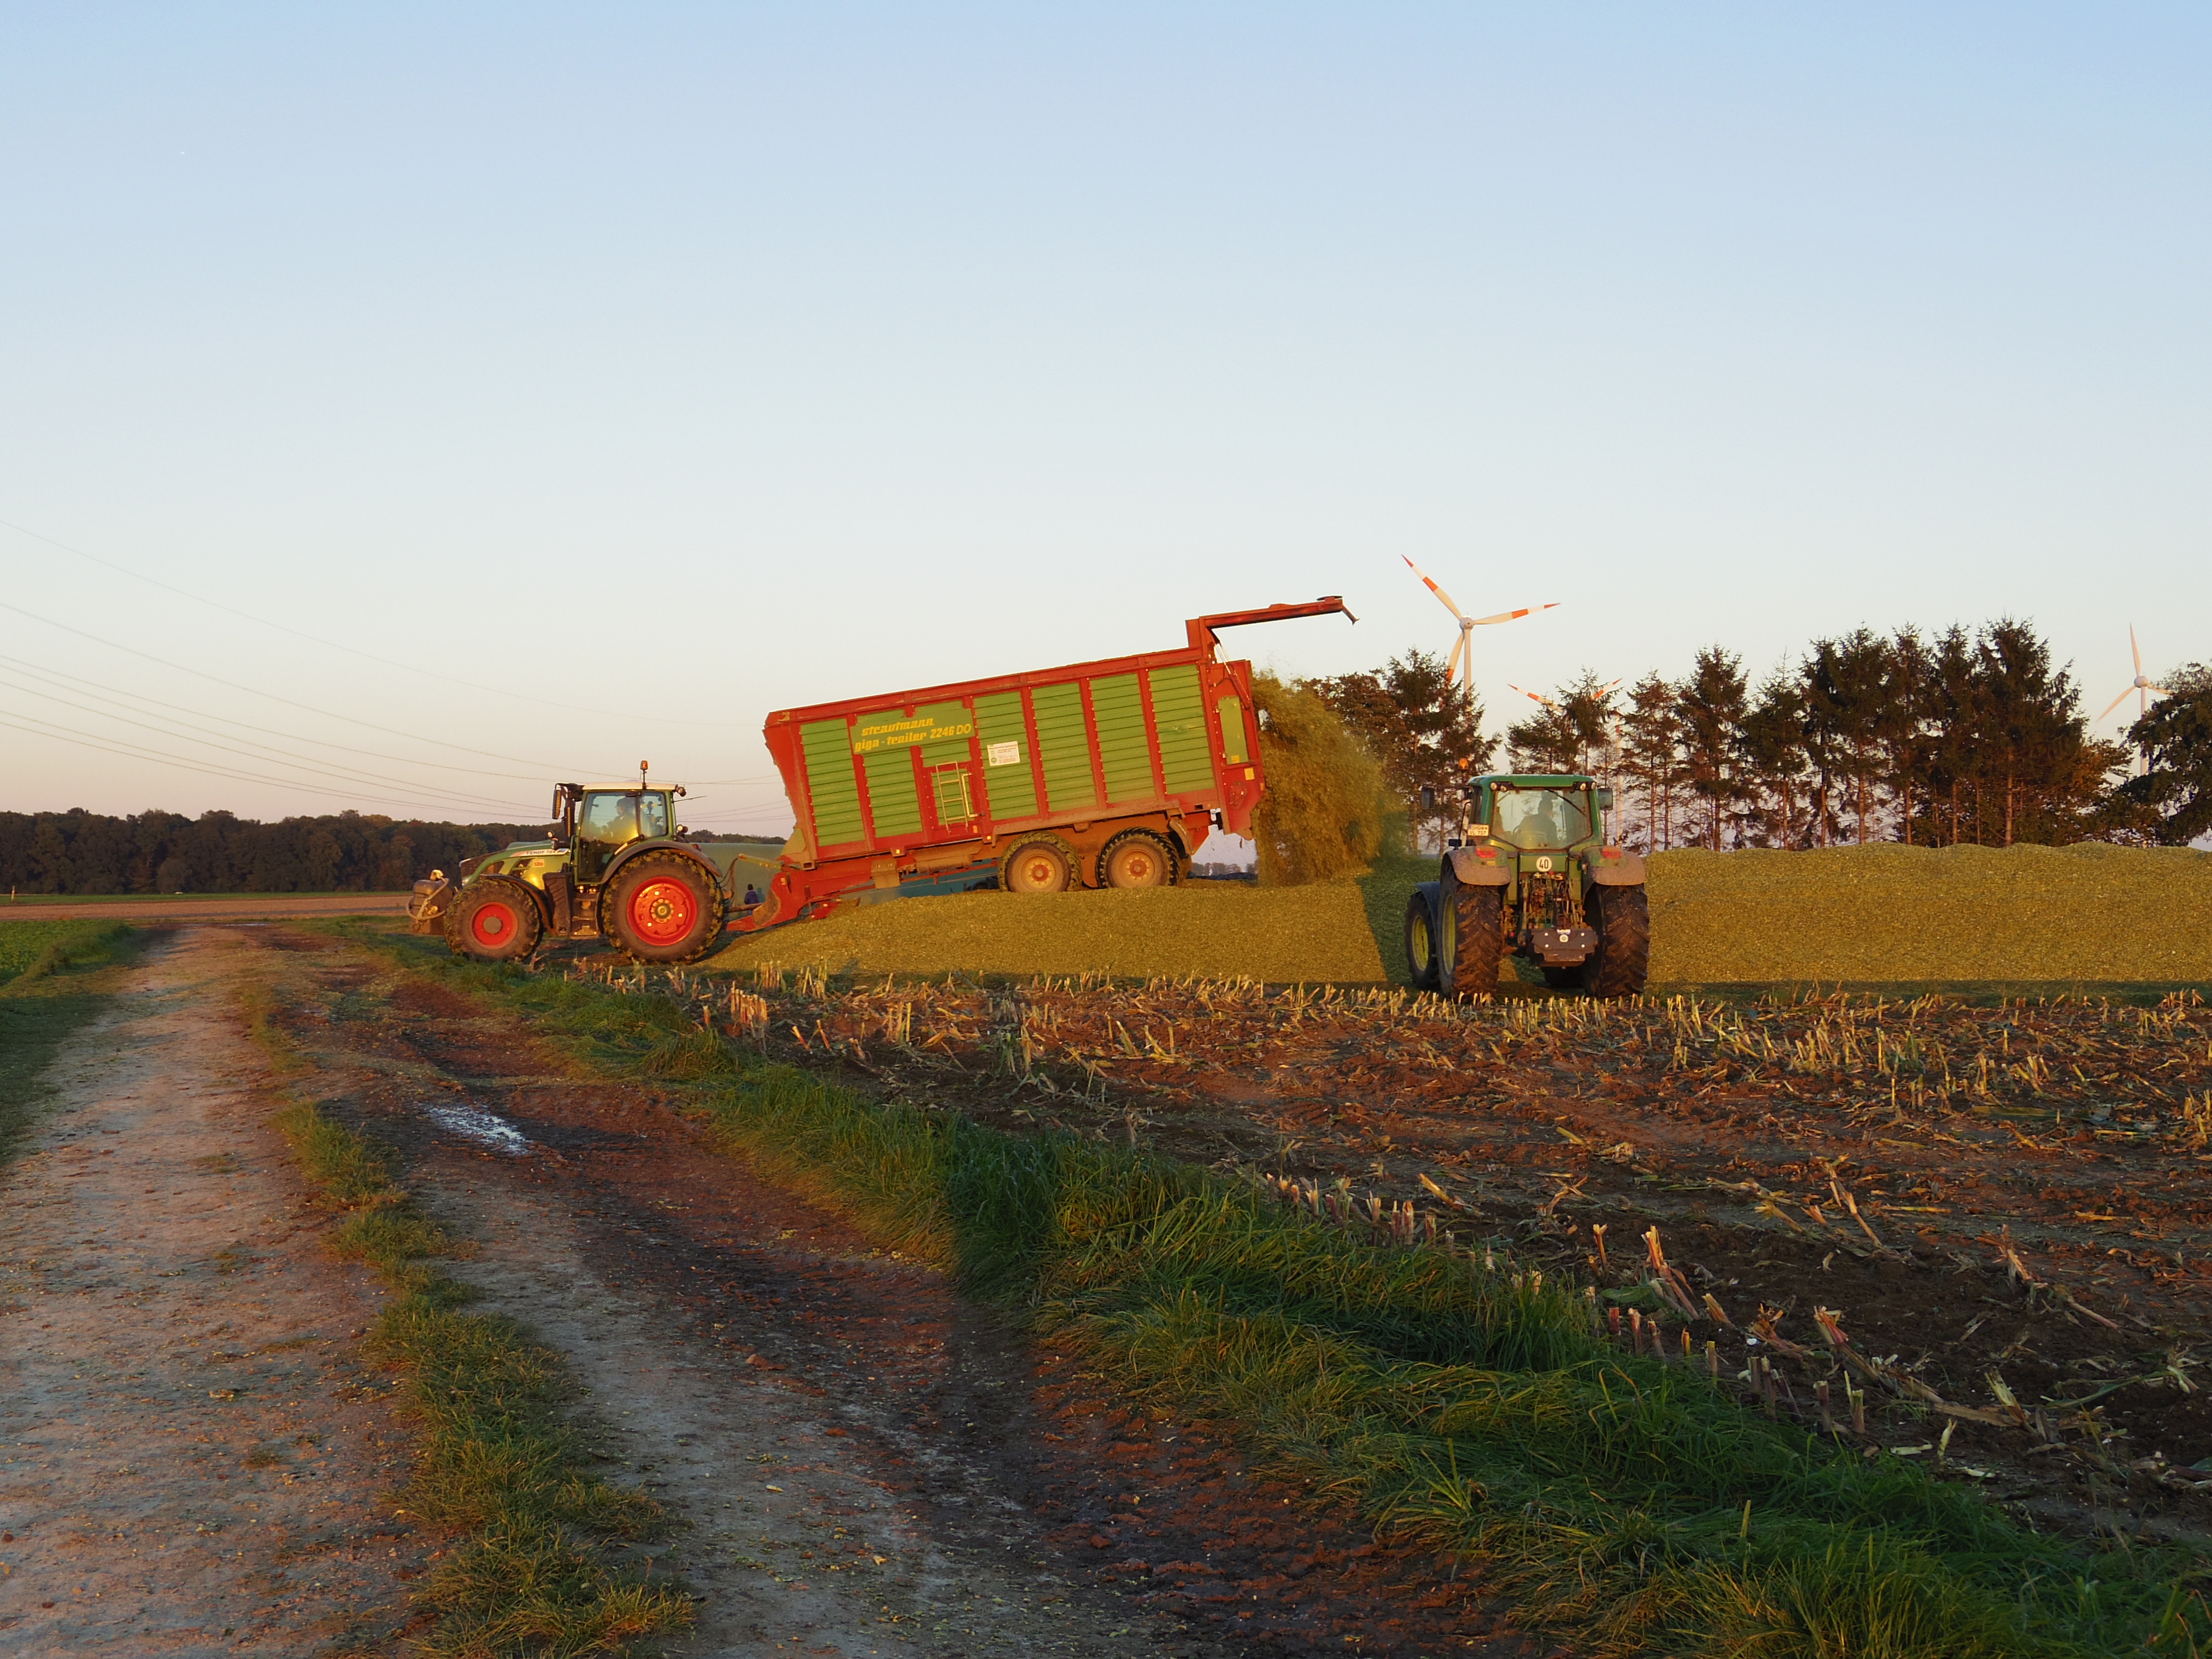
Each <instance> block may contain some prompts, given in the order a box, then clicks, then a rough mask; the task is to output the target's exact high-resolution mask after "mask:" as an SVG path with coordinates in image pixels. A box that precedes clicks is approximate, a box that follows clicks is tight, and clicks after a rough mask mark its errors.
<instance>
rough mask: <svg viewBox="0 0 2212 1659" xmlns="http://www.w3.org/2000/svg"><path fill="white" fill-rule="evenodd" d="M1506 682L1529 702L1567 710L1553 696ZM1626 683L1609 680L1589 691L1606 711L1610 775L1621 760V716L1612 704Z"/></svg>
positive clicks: (1552, 708)
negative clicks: (1617, 692)
mask: <svg viewBox="0 0 2212 1659" xmlns="http://www.w3.org/2000/svg"><path fill="white" fill-rule="evenodd" d="M1505 684H1507V685H1509V686H1511V687H1512V689H1513V690H1516V691H1518V692H1519V693H1520V694H1521V695H1522V696H1524V697H1526V698H1528V700H1529V702H1537V703H1541V704H1542V705H1543V706H1544V707H1545V708H1548V709H1550V710H1551V711H1552V712H1553V714H1561V715H1564V714H1565V713H1566V712H1567V711H1566V708H1565V705H1563V704H1561V703H1559V702H1554V701H1553V699H1552V698H1550V697H1547V696H1545V695H1544V694H1543V693H1542V692H1541V691H1531V690H1529V689H1528V687H1527V686H1525V685H1514V684H1513V682H1512V681H1510V680H1508V681H1506V682H1505ZM1625 684H1627V681H1626V679H1625V678H1624V679H1618V680H1607V682H1606V683H1605V684H1603V685H1600V686H1594V687H1592V688H1591V690H1590V692H1589V698H1590V701H1591V702H1595V703H1596V704H1597V705H1598V706H1599V707H1600V708H1602V709H1603V710H1604V711H1605V734H1606V745H1607V746H1606V756H1605V761H1606V770H1607V774H1608V775H1610V773H1611V772H1612V771H1613V769H1614V768H1615V767H1616V766H1618V765H1619V763H1620V715H1619V714H1615V713H1614V712H1613V708H1612V706H1611V705H1612V699H1613V693H1614V692H1616V691H1618V690H1620V688H1621V687H1622V686H1623V685H1625Z"/></svg>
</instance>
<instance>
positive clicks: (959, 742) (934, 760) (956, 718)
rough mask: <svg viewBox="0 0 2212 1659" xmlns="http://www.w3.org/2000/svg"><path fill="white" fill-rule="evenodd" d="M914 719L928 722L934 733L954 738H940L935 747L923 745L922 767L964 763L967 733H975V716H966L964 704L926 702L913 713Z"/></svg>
mask: <svg viewBox="0 0 2212 1659" xmlns="http://www.w3.org/2000/svg"><path fill="white" fill-rule="evenodd" d="M915 718H916V719H918V720H927V721H928V722H929V724H930V729H931V730H933V731H937V732H954V733H957V735H956V736H952V737H944V738H938V739H937V741H936V742H934V743H925V744H922V745H921V763H922V764H923V765H924V766H942V765H944V764H945V763H946V762H947V761H964V760H966V759H967V758H968V738H969V733H970V732H973V731H974V729H975V716H974V715H972V714H969V712H968V705H967V704H966V703H963V702H926V703H924V704H923V705H922V706H921V708H917V709H916V710H915Z"/></svg>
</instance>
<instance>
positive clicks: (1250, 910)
mask: <svg viewBox="0 0 2212 1659" xmlns="http://www.w3.org/2000/svg"><path fill="white" fill-rule="evenodd" d="M764 962H780V963H783V964H784V965H785V966H787V967H795V966H799V965H800V964H805V963H819V962H826V963H829V964H830V965H831V966H832V968H833V969H839V970H841V971H854V972H861V973H894V974H917V975H931V974H944V973H950V972H966V973H990V974H1019V975H1030V974H1086V973H1089V974H1109V975H1115V976H1117V977H1123V978H1132V979H1146V978H1149V977H1151V976H1152V975H1155V974H1171V975H1185V974H1200V975H1207V976H1210V977H1213V978H1234V977H1236V976H1237V975H1244V976H1246V977H1248V978H1251V979H1257V980H1264V981H1271V982H1272V981H1297V980H1304V981H1309V982H1315V983H1318V982H1321V981H1340V982H1346V983H1350V982H1362V983H1365V982H1372V981H1379V980H1381V979H1382V978H1383V959H1382V957H1380V956H1379V955H1378V954H1377V953H1376V945H1375V941H1374V939H1373V937H1372V935H1371V934H1370V933H1369V931H1368V929H1367V927H1366V926H1365V924H1364V921H1363V912H1362V909H1361V904H1360V895H1359V890H1358V888H1356V887H1354V886H1353V885H1352V884H1349V883H1341V882H1340V883H1329V884H1322V885H1317V886H1312V887H1285V888H1253V887H1249V886H1247V885H1246V884H1243V883H1242V882H1194V883H1192V884H1189V885H1188V886H1183V887H1167V888H1155V889H1146V890H1129V891H1114V890H1105V891H1099V892H1076V893H1055V894H1051V895H1036V894H1028V895H1023V896H1014V895H1012V894H1007V893H963V894H960V895H957V896H947V897H939V898H910V899H900V900H897V901H896V902H892V903H887V904H869V905H862V906H860V907H857V908H854V909H851V910H847V911H844V912H842V913H841V914H839V915H834V916H831V917H829V919H828V920H826V921H802V922H796V923H793V924H792V925H791V926H789V927H780V928H771V929H770V930H769V931H768V932H767V933H762V934H760V935H759V936H758V937H757V938H755V937H749V936H744V935H740V936H738V938H737V939H735V941H734V942H733V943H732V944H731V945H729V946H728V947H726V949H725V950H723V951H721V952H720V954H718V955H717V956H715V957H714V958H713V959H712V961H711V963H709V965H710V966H711V967H714V968H717V969H732V968H751V967H753V966H756V965H757V964H758V963H764Z"/></svg>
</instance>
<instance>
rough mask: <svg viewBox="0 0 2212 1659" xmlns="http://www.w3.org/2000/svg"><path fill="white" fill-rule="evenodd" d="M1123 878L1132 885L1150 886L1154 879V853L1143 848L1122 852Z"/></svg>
mask: <svg viewBox="0 0 2212 1659" xmlns="http://www.w3.org/2000/svg"><path fill="white" fill-rule="evenodd" d="M1121 875H1122V878H1123V879H1124V880H1125V881H1126V882H1127V884H1129V885H1130V886H1132V887H1149V886H1151V885H1152V854H1150V853H1147V852H1146V850H1145V849H1144V848H1141V847H1139V848H1135V849H1133V850H1132V851H1130V852H1127V853H1124V854H1121Z"/></svg>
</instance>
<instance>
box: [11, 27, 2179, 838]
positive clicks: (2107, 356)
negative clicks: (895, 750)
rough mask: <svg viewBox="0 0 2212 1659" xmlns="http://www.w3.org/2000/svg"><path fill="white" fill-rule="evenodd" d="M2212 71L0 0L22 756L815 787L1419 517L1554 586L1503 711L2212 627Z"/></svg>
mask: <svg viewBox="0 0 2212 1659" xmlns="http://www.w3.org/2000/svg"><path fill="white" fill-rule="evenodd" d="M2209 74H2212V12H2208V11H2206V10H2205V9H2203V8H2201V7H2184V6H2160V5H2144V6H2139V7H2130V8H2124V9H2122V8H2087V7H2075V8H2058V7H2050V6H2035V5H2008V6H2002V7H1999V6H1994V5H1991V6H1975V5H1954V6H1947V7H1942V8H1931V7H1925V6H1911V7H1907V6H1887V7H1885V6H1867V7H1857V8H1850V9H1846V10H1837V9H1828V10H1825V11H1822V10H1817V9H1813V8H1777V7H1751V6H1720V5H1694V4H1693V5H1686V6H1677V7H1668V8H1656V7H1628V6H1622V5H1611V6H1607V5H1598V6H1590V7H1583V8H1535V7H1526V6H1520V7H1510V8H1505V7H1482V6H1473V5H1455V6H1451V7H1435V8H1419V7H1411V6H1388V5H1385V6H1361V7H1352V6H1337V7H1325V6H1314V5H1291V6H1280V5H1277V6H1267V7H1260V6H1250V7H1232V6H1200V7H1191V6H1188V5H1184V6H1176V7H1156V8H1147V7H1145V6H1140V5H1132V6H1123V7H1115V8H1110V9H1109V8H1098V9H1092V10H1088V11H1086V10H1082V9H1073V8H1044V7H1031V6H1020V7H1016V6H1006V7H1003V8H996V9H994V8H986V7H955V6H939V7H931V8H914V7H899V8H892V7H880V8H875V7H861V6H837V5H823V6H811V7H805V8H797V7H774V8H769V7H760V8H747V7H743V6H736V5H718V6H714V7H698V8H687V7H682V6H672V5H665V6H659V7H652V8H630V9H623V10H622V11H620V12H617V11H613V10H610V9H605V8H585V7H562V6H549V5H538V6H532V7H529V8H522V7H515V8H511V9H501V8H496V7H491V6H465V7H451V6H447V7H438V8H429V7H421V8H410V7H406V6H402V5H391V6H383V7H377V8H357V9H338V8H322V7H313V8H301V7H277V6H264V7H236V8H228V7H206V6H191V5H179V6H173V7H164V8H121V7H106V8H103V7H100V6H87V7H82V8H51V7H48V8H33V7H29V6H20V5H19V6H14V7H8V8H5V9H0V255H4V257H0V526H4V527H0V810H5V811H48V810H58V809H65V808H69V807H76V806H82V807H84V808H87V809H89V810H92V811H110V812H131V811H141V810H143V809H146V808H149V807H161V808H164V809H166V810H169V811H182V812H188V813H198V812H200V811H206V810H209V809H211V808H223V809H227V810H229V811H236V812H239V813H240V814H241V815H245V816H250V817H264V818H268V817H283V816H288V815H292V814H302V813H316V812H323V811H339V810H343V809H345V808H348V807H352V808H357V809H358V810H361V811H381V812H387V813H391V814H392V815H394V816H401V817H418V816H419V817H452V818H457V819H461V820H483V819H513V820H515V821H522V822H529V821H535V820H538V819H539V818H540V817H542V815H543V813H544V801H545V799H546V798H547V797H548V796H549V795H550V784H551V783H552V782H554V781H557V780H562V779H573V780H583V781H590V780H593V779H604V778H609V777H616V776H621V775H627V774H629V773H631V772H633V771H634V769H635V765H636V763H637V762H638V761H639V760H640V759H641V758H645V759H650V761H651V762H652V766H653V775H655V776H656V777H659V778H665V779H667V780H668V781H684V782H686V783H687V784H689V785H690V787H691V788H692V795H693V799H692V800H691V803H690V805H691V812H690V821H691V822H692V823H694V824H695V825H696V826H697V827H700V828H708V829H761V830H766V831H775V832H781V829H783V828H784V827H786V826H787V824H788V823H789V815H788V812H787V809H786V808H785V807H784V805H783V804H782V797H781V788H780V786H779V785H778V783H777V781H776V780H775V776H774V772H773V768H772V766H771V765H770V763H769V760H768V757H767V753H766V750H765V749H764V748H763V744H762V743H761V740H760V727H761V723H762V720H763V717H764V716H765V714H767V713H768V712H769V710H770V709H774V708H787V707H793V706H798V705H803V704H806V703H810V702H823V701H827V700H830V699H836V698H843V697H848V696H862V695H870V694H873V693H876V692H888V691H894V690H900V689H903V688H906V687H910V686H919V685H927V684H938V683H942V682H945V681H950V680H956V679H963V678H971V677H975V676H980V675H984V674H990V673H997V672H1005V671H1016V670H1021V669H1029V668H1041V667H1046V666H1049V665H1054V664H1058V663H1062V662H1071V661H1079V660H1084V659H1091V658H1096V657H1102V656H1110V655H1118V654H1122V653H1130V652H1135V651H1143V650H1151V649H1163V648H1168V647H1173V646H1176V645H1177V644H1179V643H1180V642H1181V641H1182V620H1183V618H1185V617H1190V616H1195V615H1199V614H1200V613H1203V612H1206V611H1225V610H1234V609H1241V608H1245V607H1249V606H1253V605H1264V604H1267V603H1270V602H1273V601H1277V600H1285V599H1309V598H1312V597H1314V596H1316V595H1319V594H1324V593H1341V594H1342V595H1344V597H1345V599H1346V602H1347V603H1348V604H1349V605H1350V606H1351V608H1352V611H1355V612H1356V613H1357V614H1358V617H1359V621H1358V624H1357V625H1356V626H1354V625H1351V624H1347V623H1345V622H1344V621H1343V620H1342V619H1341V618H1336V617H1332V618H1325V619H1316V620H1310V621H1304V622H1297V623H1283V624H1277V625H1273V626H1271V627H1269V628H1266V629H1251V630H1247V631H1246V632H1244V633H1243V634H1242V635H1230V636H1229V638H1230V640H1231V641H1232V642H1233V644H1234V646H1235V647H1236V649H1237V652H1238V653H1239V654H1249V655H1250V656H1252V657H1253V658H1254V659H1255V660H1256V661H1258V662H1260V663H1261V664H1262V665H1267V666H1272V667H1273V668H1274V669H1275V670H1277V671H1279V672H1282V673H1285V674H1291V675H1313V674H1329V673H1338V672H1342V671H1347V670H1352V669H1358V668H1366V667H1372V666H1375V665H1379V664H1380V663H1381V662H1383V660H1384V659H1387V658H1389V657H1390V656H1392V655H1394V654H1395V653H1400V652H1402V651H1404V650H1406V649H1407V648H1408V647H1416V646H1418V647H1423V648H1426V649H1430V650H1433V651H1437V652H1438V653H1442V652H1443V651H1445V650H1447V649H1448V648H1449V645H1450V643H1451V641H1452V638H1453V624H1452V622H1451V619H1450V617H1449V616H1447V615H1446V614H1445V613H1444V611H1443V609H1442V608H1441V607H1440V606H1439V605H1437V603H1436V601H1435V600H1434V599H1432V598H1431V596H1430V595H1429V594H1428V592H1426V590H1425V589H1424V588H1423V587H1421V586H1420V585H1419V583H1418V582H1417V581H1416V580H1414V578H1413V574H1412V573H1411V572H1410V571H1408V570H1407V568H1406V565H1405V562H1404V561H1405V560H1406V559H1407V558H1411V559H1413V560H1414V561H1416V562H1419V564H1420V565H1421V566H1422V567H1423V568H1425V569H1426V570H1427V571H1428V573H1429V574H1431V575H1432V576H1434V577H1435V578H1436V579H1437V580H1438V581H1439V582H1441V583H1442V584H1443V586H1445V587H1446V588H1447V589H1448V590H1449V591H1450V592H1452V594H1453V595H1454V597H1455V598H1456V599H1458V600H1459V602H1460V604H1461V605H1462V607H1463V608H1464V609H1466V610H1467V611H1469V612H1470V613H1472V614H1476V615H1480V614H1484V613H1486V612H1489V611H1501V610H1504V609H1507V608H1509V607H1516V606H1522V605H1537V604H1542V603H1545V602H1547V601H1557V602H1558V608H1557V609H1556V610H1553V611H1545V612H1543V613H1541V615H1539V616H1536V617H1530V618H1528V619H1527V620H1524V621H1522V622H1517V623H1511V624H1510V625H1506V626H1501V627H1498V628H1492V629H1483V630H1481V631H1480V633H1478V634H1477V635H1475V639H1476V641H1477V643H1478V655H1477V658H1476V664H1475V667H1476V677H1477V684H1478V689H1479V690H1480V693H1481V695H1482V696H1483V699H1484V701H1485V702H1486V705H1487V707H1488V708H1489V709H1490V711H1491V714H1492V725H1493V726H1502V724H1503V721H1504V719H1505V718H1512V717H1517V714H1518V713H1519V709H1518V708H1516V703H1520V700H1519V699H1518V698H1517V697H1516V696H1515V695H1514V693H1512V692H1511V691H1510V690H1508V684H1509V683H1517V684H1521V685H1523V686H1530V687H1535V688H1538V689H1545V688H1549V687H1553V686H1556V685H1559V684H1562V683H1564V682H1565V681H1567V680H1569V679H1571V678H1573V677H1574V676H1575V675H1577V673H1578V672H1579V671H1582V670H1583V669H1585V668H1588V669H1591V670H1595V671H1597V672H1599V673H1600V674H1601V675H1603V676H1604V677H1605V678H1613V677H1614V676H1616V675H1625V676H1629V677H1635V676H1639V675H1641V674H1642V673H1644V671H1648V670H1657V671H1660V672H1662V673H1666V674H1668V675H1670V676H1671V675H1680V674H1681V673H1683V672H1685V671H1686V670H1687V668H1688V666H1689V663H1690V659H1691V657H1692V653H1694V652H1695V651H1697V650H1698V649H1699V648H1700V647H1704V646H1707V645H1711V644H1715V643H1718V644H1721V645H1723V646H1725V647H1728V648H1729V649H1731V650H1734V651H1736V652H1739V653H1741V655H1742V657H1743V659H1744V661H1745V664H1746V665H1747V668H1749V669H1750V670H1751V671H1752V672H1753V675H1754V676H1757V675H1760V674H1763V673H1765V672H1766V671H1770V670H1771V669H1773V668H1775V667H1776V666H1778V665H1783V664H1785V663H1787V662H1789V661H1790V660H1792V659H1794V658H1795V657H1796V654H1797V653H1799V652H1801V651H1802V648H1803V647H1804V645H1805V644H1806V642H1807V641H1809V640H1811V639H1814V638H1815V637H1818V636H1820V635H1832V634H1836V633H1838V632H1841V631H1844V630H1848V629H1851V628H1854V627H1857V626H1859V625H1861V624H1865V625H1869V626H1872V627H1875V628H1879V629H1887V628H1893V627H1895V626H1898V625H1899V624H1903V623H1917V624H1920V625H1922V626H1923V627H1940V626H1942V625H1945V624H1948V623H1953V622H1963V623H1969V624H1972V623H1977V622H1980V621H1983V620H1985V619H1988V618H1991V617H1997V616H2001V615H2010V616H2015V617H2024V618H2027V619H2029V620H2031V621H2033V623H2036V624H2037V625H2038V626H2039V627H2040V628H2041V629H2043V630H2044V631H2045V634H2046V635H2048V637H2050V638H2051V641H2053V643H2054V646H2055V647H2056V649H2057V655H2058V656H2059V658H2060V659H2062V660H2065V661H2070V662H2072V663H2073V665H2075V670H2076V672H2077V674H2078V675H2079V677H2080V678H2081V681H2082V683H2083V685H2084V688H2085V690H2086V692H2087V698H2088V705H2089V711H2090V712H2092V713H2093V712H2095V710H2096V709H2098V708H2102V707H2103V706H2104V704H2105V703H2106V702H2107V701H2109V700H2110V698H2111V696H2112V695H2113V694H2114V693H2117V692H2118V691H2119V690H2121V689H2122V687H2123V686H2124V685H2125V684H2127V682H2128V679H2129V678H2130V675H2131V674H2132V672H2133V668H2132V665H2131V663H2130V659H2129V656H2128V629H2129V628H2130V625H2131V624H2132V625H2133V626H2134V627H2135V628H2136V630H2137V632H2138V634H2139V635H2140V636H2141V638H2142V647H2143V653H2144V658H2145V665H2146V666H2147V667H2148V669H2149V670H2150V671H2152V672H2153V673H2154V674H2155V673H2157V672H2159V671H2162V670H2164V669H2166V668H2168V667H2170V666H2172V665H2175V664H2178V663H2180V662H2184V661H2191V660H2207V659H2212V638H2209V637H2208V634H2212V558H2208V557H2207V556H2206V552H2207V547H2208V542H2212V534H2208V532H2212V465H2208V458H2209V457H2212V307H2208V305H2207V303H2206V296H2207V295H2208V294H2212V269H2208V265H2212V259H2208V252H2212V212H2208V207H2212V203H2208V201H2207V188H2206V186H2207V181H2208V177H2209V176H2212V169H2208V163H2212V102H2208V100H2206V99H2205V98H2204V97H2203V87H2204V86H2205V85H2206V84H2207V82H2208V75H2209ZM2131 706H2132V700H2131V702H2130V707H2131ZM1520 707H1521V708H1526V707H1528V705H1527V704H1525V703H1520ZM2122 724H2123V720H2122V717H2120V716H2118V715H2116V716H2114V717H2113V718H2112V720H2108V721H2106V722H2105V723H2104V724H2103V726H2100V728H2099V729H2100V731H2101V732H2117V731H2118V729H2119V728H2120V726H2121V725H2122ZM218 745H220V746H218Z"/></svg>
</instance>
